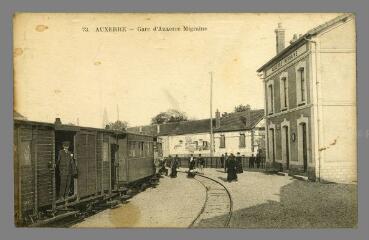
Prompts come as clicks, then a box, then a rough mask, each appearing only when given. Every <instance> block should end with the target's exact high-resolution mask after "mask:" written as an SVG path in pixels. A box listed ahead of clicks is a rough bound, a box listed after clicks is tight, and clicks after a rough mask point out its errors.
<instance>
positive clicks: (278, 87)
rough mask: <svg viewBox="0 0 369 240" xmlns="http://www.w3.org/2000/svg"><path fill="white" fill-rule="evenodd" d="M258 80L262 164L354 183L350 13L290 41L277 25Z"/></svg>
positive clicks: (353, 43) (352, 20)
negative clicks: (271, 50)
mask: <svg viewBox="0 0 369 240" xmlns="http://www.w3.org/2000/svg"><path fill="white" fill-rule="evenodd" d="M275 33H276V48H277V54H276V56H275V57H273V58H272V59H271V60H269V61H268V62H267V63H265V64H264V65H263V66H262V67H260V68H259V69H258V70H257V72H258V73H259V74H260V76H261V78H262V79H263V81H264V89H265V110H266V117H265V125H266V143H267V144H266V148H267V150H266V152H267V156H266V161H267V167H269V168H273V169H274V170H279V171H285V172H288V173H290V174H300V175H305V176H307V177H308V178H309V179H312V180H318V181H329V182H331V181H332V182H355V181H357V141H356V132H357V131H356V41H355V17H354V15H353V14H342V15H340V16H338V17H336V18H334V19H332V20H330V21H328V22H326V23H324V24H322V25H319V26H317V27H315V28H313V29H311V30H309V31H308V32H307V33H305V34H303V35H300V36H297V35H294V39H292V40H291V42H290V45H289V46H288V47H285V29H283V27H282V25H281V24H278V28H277V29H276V30H275Z"/></svg>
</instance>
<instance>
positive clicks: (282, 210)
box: [205, 169, 357, 228]
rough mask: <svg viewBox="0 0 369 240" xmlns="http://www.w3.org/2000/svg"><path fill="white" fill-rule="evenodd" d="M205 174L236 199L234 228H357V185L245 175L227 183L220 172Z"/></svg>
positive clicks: (249, 173) (232, 223) (214, 171)
mask: <svg viewBox="0 0 369 240" xmlns="http://www.w3.org/2000/svg"><path fill="white" fill-rule="evenodd" d="M205 174H206V175H208V176H211V177H213V178H215V179H218V180H222V182H223V184H224V185H225V186H226V187H227V188H228V190H229V191H230V193H231V195H232V198H233V204H234V207H233V217H232V220H231V227H232V228H356V227H357V185H356V184H322V183H318V182H307V181H301V180H296V179H294V178H292V177H289V176H279V175H267V174H265V173H263V172H244V173H242V174H239V175H238V182H231V183H228V182H226V181H225V178H226V174H225V173H224V172H223V171H222V170H220V169H217V170H215V169H206V172H205Z"/></svg>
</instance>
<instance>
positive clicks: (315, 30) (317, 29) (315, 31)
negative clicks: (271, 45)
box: [257, 13, 353, 72]
mask: <svg viewBox="0 0 369 240" xmlns="http://www.w3.org/2000/svg"><path fill="white" fill-rule="evenodd" d="M352 16H353V14H352V13H345V14H342V15H340V16H338V17H335V18H333V19H331V20H329V21H328V22H325V23H323V24H321V25H319V26H317V27H315V28H312V29H310V30H309V31H307V32H306V33H305V34H304V35H302V36H301V37H299V38H298V39H297V40H296V41H294V42H293V43H291V44H290V45H289V46H288V47H286V48H285V49H283V50H282V51H281V52H280V53H278V54H277V55H276V56H274V57H273V58H272V59H270V60H269V61H268V62H267V63H265V64H264V65H263V66H261V67H260V68H259V69H258V70H257V72H261V71H263V70H264V69H265V68H266V67H267V66H269V65H270V64H271V63H272V62H274V61H275V60H277V59H279V58H280V57H281V56H283V55H284V54H285V53H287V52H288V51H289V50H291V49H292V48H293V47H295V46H298V45H299V44H300V43H301V42H303V41H307V40H306V39H308V38H309V37H311V36H314V35H316V34H319V33H321V32H322V31H324V30H326V29H327V28H329V27H331V26H333V25H335V24H336V23H338V22H341V21H346V20H347V19H348V18H349V17H352Z"/></svg>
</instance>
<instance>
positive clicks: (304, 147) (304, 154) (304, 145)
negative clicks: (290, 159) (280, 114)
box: [301, 123, 307, 172]
mask: <svg viewBox="0 0 369 240" xmlns="http://www.w3.org/2000/svg"><path fill="white" fill-rule="evenodd" d="M301 132H302V159H303V163H304V172H307V136H306V123H301Z"/></svg>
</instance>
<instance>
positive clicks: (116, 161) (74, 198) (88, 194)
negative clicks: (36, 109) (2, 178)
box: [14, 120, 155, 226]
mask: <svg viewBox="0 0 369 240" xmlns="http://www.w3.org/2000/svg"><path fill="white" fill-rule="evenodd" d="M64 141H68V142H70V147H69V150H70V151H71V152H72V153H73V157H74V159H75V162H76V165H77V169H78V175H77V177H76V178H74V180H73V181H74V184H72V185H73V186H72V187H71V194H70V195H69V196H66V197H64V198H61V197H59V196H58V191H59V190H58V189H59V188H60V179H61V177H62V176H60V175H61V174H63V172H66V171H61V170H60V171H56V168H55V166H56V165H55V163H56V159H57V157H58V153H59V150H61V149H62V143H63V142H64ZM153 148H154V138H153V137H152V136H149V135H142V134H133V133H127V132H123V131H114V130H107V129H98V128H89V127H80V126H71V125H64V124H61V122H60V121H56V123H55V124H52V123H42V122H33V121H27V120H14V183H15V185H14V186H15V189H14V194H15V196H14V207H15V222H16V225H17V226H24V225H29V224H36V225H37V223H38V222H41V221H45V219H46V220H47V219H51V218H58V216H59V215H60V212H63V215H67V214H74V213H76V212H78V211H79V207H80V206H82V205H83V204H90V203H96V202H98V201H103V200H106V199H111V198H112V197H113V196H117V195H120V193H122V192H123V191H127V189H129V187H130V186H132V185H134V184H136V183H140V182H143V181H145V180H148V179H150V178H151V177H152V176H153V175H154V174H155V169H154V166H153V161H154V149H153ZM63 167H66V166H60V167H59V168H63ZM66 209H68V210H75V211H66Z"/></svg>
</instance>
